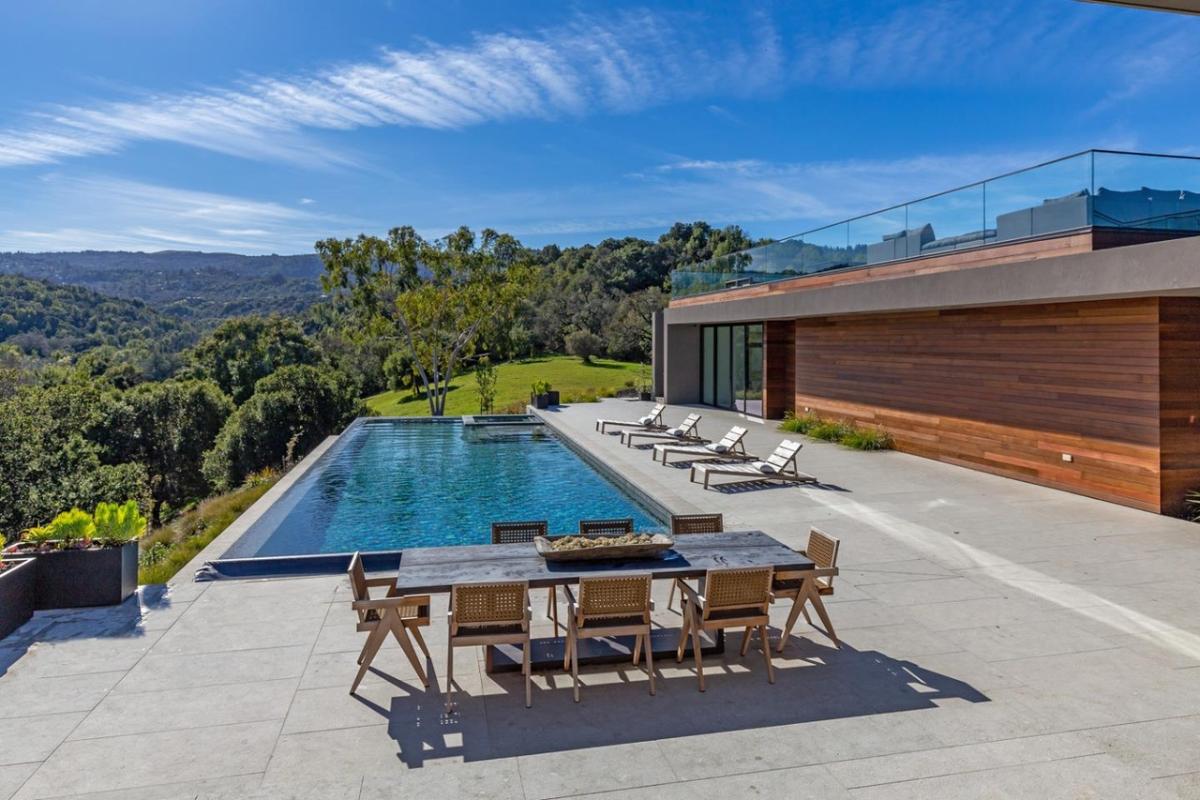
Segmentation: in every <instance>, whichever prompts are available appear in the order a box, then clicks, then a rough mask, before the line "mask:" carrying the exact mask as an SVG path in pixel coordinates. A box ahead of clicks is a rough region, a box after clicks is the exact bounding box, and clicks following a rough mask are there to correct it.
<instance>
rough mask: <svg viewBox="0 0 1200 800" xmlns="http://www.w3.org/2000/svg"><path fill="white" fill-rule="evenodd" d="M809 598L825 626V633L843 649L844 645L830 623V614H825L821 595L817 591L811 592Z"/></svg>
mask: <svg viewBox="0 0 1200 800" xmlns="http://www.w3.org/2000/svg"><path fill="white" fill-rule="evenodd" d="M809 597H810V598H811V599H812V604H813V608H814V609H816V611H817V616H818V617H820V618H821V622H823V623H824V624H825V633H827V634H829V638H830V639H832V640H833V643H834V644H835V645H836V646H838V647H841V646H842V643H841V642H839V641H838V638H837V634H836V633H834V631H833V623H832V622H830V621H829V614H827V613H826V612H825V603H824V602H823V601H822V600H821V595H820V594H818V593H817V592H815V591H810V592H809Z"/></svg>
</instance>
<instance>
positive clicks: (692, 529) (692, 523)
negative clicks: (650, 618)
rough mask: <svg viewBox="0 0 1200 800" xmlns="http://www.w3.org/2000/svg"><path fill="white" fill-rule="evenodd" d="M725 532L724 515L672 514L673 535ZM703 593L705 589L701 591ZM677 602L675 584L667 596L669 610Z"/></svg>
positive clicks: (672, 583) (672, 584)
mask: <svg viewBox="0 0 1200 800" xmlns="http://www.w3.org/2000/svg"><path fill="white" fill-rule="evenodd" d="M724 530H725V515H724V514H672V515H671V535H672V536H690V535H691V534H693V533H721V532H722V531H724ZM701 591H703V589H701ZM673 602H675V582H674V581H672V582H671V593H670V594H669V595H668V596H667V608H668V609H669V608H670V607H671V604H672V603H673Z"/></svg>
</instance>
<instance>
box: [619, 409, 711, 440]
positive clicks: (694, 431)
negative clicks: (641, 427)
mask: <svg viewBox="0 0 1200 800" xmlns="http://www.w3.org/2000/svg"><path fill="white" fill-rule="evenodd" d="M699 424H700V415H699V414H688V415H687V417H685V418H684V420H683V422H681V423H679V425H678V426H677V427H674V428H667V429H666V430H665V431H635V430H629V431H623V432H622V433H621V441H623V442H624V443H625V446H626V447H632V446H633V440H634V437H640V438H642V439H662V440H666V441H669V442H671V441H674V442H691V443H693V444H697V443H700V442H707V441H708V440H707V439H701V438H700V431H699V430H698V428H697V426H698V425H699Z"/></svg>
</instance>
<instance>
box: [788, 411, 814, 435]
mask: <svg viewBox="0 0 1200 800" xmlns="http://www.w3.org/2000/svg"><path fill="white" fill-rule="evenodd" d="M820 421H821V420H819V419H818V418H817V416H816V415H815V414H805V415H804V416H802V417H797V416H795V415H793V414H792V413H791V412H790V411H789V412H788V413H787V415H786V416H785V417H784V418H783V422H781V423H779V430H781V431H788V432H789V433H808V432H809V430H810V429H811V428H812V427H813V426H814V425H816V424H818V423H819V422H820Z"/></svg>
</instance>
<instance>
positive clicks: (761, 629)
mask: <svg viewBox="0 0 1200 800" xmlns="http://www.w3.org/2000/svg"><path fill="white" fill-rule="evenodd" d="M758 637H759V638H760V639H762V652H763V658H765V659H766V660H767V682H768V683H774V682H775V665H774V664H772V663H771V645H770V643H769V642H768V641H767V626H766V625H759V626H758Z"/></svg>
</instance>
